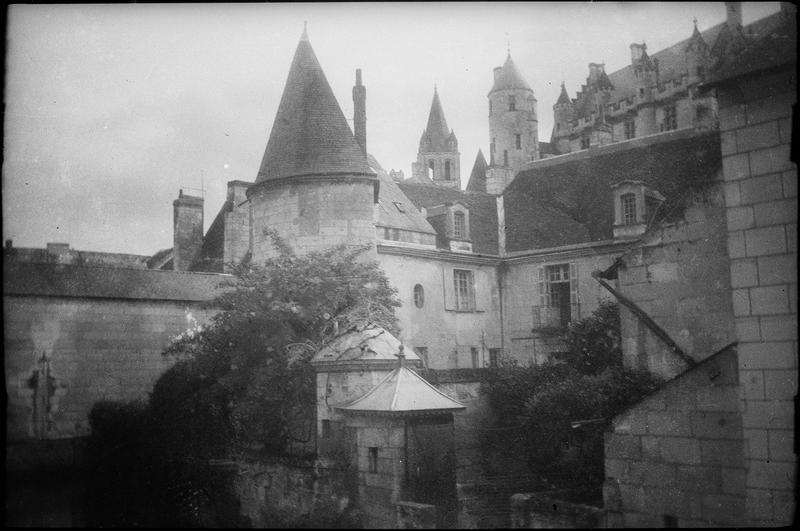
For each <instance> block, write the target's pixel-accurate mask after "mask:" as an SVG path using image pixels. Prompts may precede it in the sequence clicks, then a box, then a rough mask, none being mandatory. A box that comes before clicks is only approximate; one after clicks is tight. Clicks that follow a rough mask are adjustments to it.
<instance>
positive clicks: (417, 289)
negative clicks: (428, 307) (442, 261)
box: [414, 284, 425, 308]
mask: <svg viewBox="0 0 800 531" xmlns="http://www.w3.org/2000/svg"><path fill="white" fill-rule="evenodd" d="M424 305H425V290H424V289H423V288H422V284H417V285H416V286H414V306H416V307H417V308H422V307H423V306H424Z"/></svg>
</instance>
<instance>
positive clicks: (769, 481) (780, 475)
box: [747, 461, 796, 490]
mask: <svg viewBox="0 0 800 531" xmlns="http://www.w3.org/2000/svg"><path fill="white" fill-rule="evenodd" d="M795 469H796V466H795V463H793V462H791V463H789V462H775V461H750V465H749V467H748V469H747V486H748V487H753V488H759V489H777V490H791V489H794V487H795V478H796V470H795Z"/></svg>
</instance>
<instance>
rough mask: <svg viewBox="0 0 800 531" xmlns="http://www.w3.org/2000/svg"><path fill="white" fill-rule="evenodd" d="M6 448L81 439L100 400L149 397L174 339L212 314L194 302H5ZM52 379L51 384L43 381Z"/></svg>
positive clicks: (24, 299)
mask: <svg viewBox="0 0 800 531" xmlns="http://www.w3.org/2000/svg"><path fill="white" fill-rule="evenodd" d="M3 311H4V341H3V343H4V349H5V354H4V360H5V374H6V392H7V393H8V405H7V409H6V412H7V417H6V430H7V431H6V434H7V440H8V442H14V441H19V440H22V441H24V440H27V439H30V438H37V439H58V438H66V437H80V436H84V435H87V434H88V433H89V422H88V415H89V412H90V411H91V409H92V406H93V405H94V404H95V402H97V401H99V400H122V401H126V400H134V399H142V398H145V397H146V396H147V392H148V391H149V390H150V389H151V388H152V385H153V383H154V382H155V380H156V379H157V378H158V377H159V376H160V375H161V374H162V373H163V372H164V370H166V369H167V368H168V367H169V366H170V365H171V364H172V363H173V362H174V360H173V359H170V358H168V357H165V356H163V355H162V354H161V352H162V350H163V349H164V347H166V346H167V345H168V344H169V342H170V339H171V338H172V337H174V336H176V335H178V334H180V333H182V332H184V331H185V330H187V328H189V327H190V326H192V325H193V324H194V323H203V322H204V321H206V320H207V319H208V317H210V316H211V315H212V313H214V312H212V311H208V310H201V309H199V303H197V302H189V303H187V302H184V301H156V300H152V301H145V300H124V299H88V298H86V299H78V298H66V297H64V298H61V297H25V296H9V295H6V296H5V297H4V300H3ZM44 379H46V380H47V382H45V381H44Z"/></svg>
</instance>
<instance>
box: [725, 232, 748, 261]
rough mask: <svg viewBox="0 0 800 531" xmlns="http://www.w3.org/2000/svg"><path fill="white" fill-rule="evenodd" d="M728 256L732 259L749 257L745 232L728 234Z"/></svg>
mask: <svg viewBox="0 0 800 531" xmlns="http://www.w3.org/2000/svg"><path fill="white" fill-rule="evenodd" d="M728 256H730V257H731V258H742V257H744V256H747V249H746V248H745V243H744V231H743V230H736V231H732V232H729V233H728Z"/></svg>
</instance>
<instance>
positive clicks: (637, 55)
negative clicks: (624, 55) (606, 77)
mask: <svg viewBox="0 0 800 531" xmlns="http://www.w3.org/2000/svg"><path fill="white" fill-rule="evenodd" d="M645 51H647V45H646V44H645V43H642V44H639V43H637V42H634V43H633V44H631V64H632V65H636V63H638V62H639V61H641V59H642V56H643V55H644V52H645Z"/></svg>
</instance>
